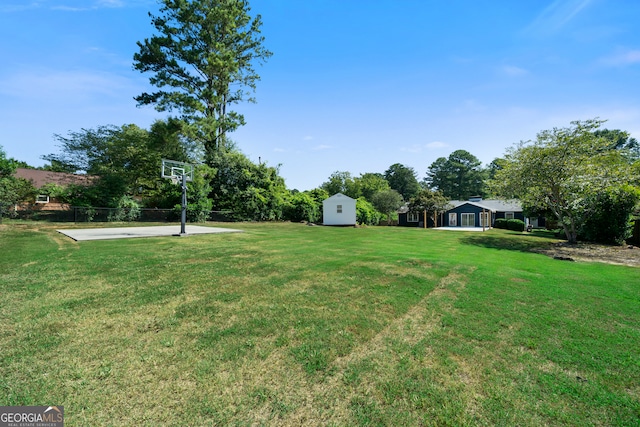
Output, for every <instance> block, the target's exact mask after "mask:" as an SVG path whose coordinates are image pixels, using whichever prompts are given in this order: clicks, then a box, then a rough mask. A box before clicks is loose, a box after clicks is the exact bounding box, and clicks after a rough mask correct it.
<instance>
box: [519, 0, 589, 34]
mask: <svg viewBox="0 0 640 427" xmlns="http://www.w3.org/2000/svg"><path fill="white" fill-rule="evenodd" d="M592 1H593V0H555V1H554V2H553V3H551V4H550V5H549V6H547V7H546V8H545V9H544V10H543V11H542V12H541V13H540V14H539V15H538V16H537V17H536V19H534V20H533V21H532V22H531V23H530V24H529V25H528V26H527V27H526V28H525V29H524V33H525V34H530V35H550V34H553V33H555V32H557V31H560V30H561V29H562V28H563V27H564V26H565V25H567V24H568V23H569V22H570V21H571V20H572V19H573V18H575V17H576V15H578V14H579V13H580V12H581V11H582V10H583V9H584V8H585V7H587V6H588V5H589V4H590V3H591V2H592Z"/></svg>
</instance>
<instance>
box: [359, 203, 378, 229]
mask: <svg viewBox="0 0 640 427" xmlns="http://www.w3.org/2000/svg"><path fill="white" fill-rule="evenodd" d="M382 217H383V215H382V214H381V213H380V212H378V211H377V210H376V208H374V207H373V205H372V204H371V203H370V202H369V201H368V200H367V199H365V198H364V197H359V198H358V199H357V200H356V221H357V222H358V224H363V225H378V224H379V223H380V220H381V219H382Z"/></svg>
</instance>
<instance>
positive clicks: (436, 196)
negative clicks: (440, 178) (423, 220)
mask: <svg viewBox="0 0 640 427" xmlns="http://www.w3.org/2000/svg"><path fill="white" fill-rule="evenodd" d="M448 203H449V199H448V198H447V197H445V196H444V195H443V194H442V193H441V192H439V191H433V190H429V189H428V188H425V189H423V190H421V191H420V193H418V194H417V195H416V196H415V197H413V198H412V199H411V200H410V201H409V211H411V212H416V213H423V212H424V213H426V215H427V216H429V217H430V216H432V215H433V214H435V213H437V212H442V211H444V210H445V209H446V207H447V205H448Z"/></svg>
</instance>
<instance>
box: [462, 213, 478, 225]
mask: <svg viewBox="0 0 640 427" xmlns="http://www.w3.org/2000/svg"><path fill="white" fill-rule="evenodd" d="M461 216H462V218H461V219H460V220H461V221H462V226H463V227H475V226H476V214H474V213H463V214H461Z"/></svg>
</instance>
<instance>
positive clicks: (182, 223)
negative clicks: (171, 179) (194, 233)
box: [180, 173, 187, 236]
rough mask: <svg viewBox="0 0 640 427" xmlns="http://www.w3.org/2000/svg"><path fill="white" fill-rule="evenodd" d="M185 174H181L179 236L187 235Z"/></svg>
mask: <svg viewBox="0 0 640 427" xmlns="http://www.w3.org/2000/svg"><path fill="white" fill-rule="evenodd" d="M186 224H187V174H186V173H183V174H182V215H181V221H180V235H181V236H185V235H186V234H187V230H186V228H187V225H186Z"/></svg>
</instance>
